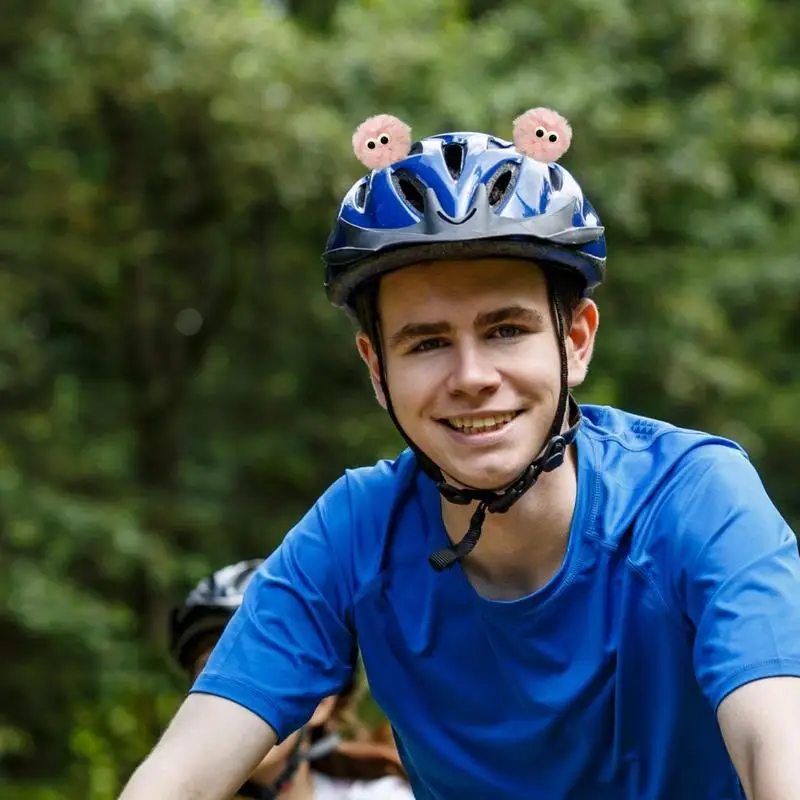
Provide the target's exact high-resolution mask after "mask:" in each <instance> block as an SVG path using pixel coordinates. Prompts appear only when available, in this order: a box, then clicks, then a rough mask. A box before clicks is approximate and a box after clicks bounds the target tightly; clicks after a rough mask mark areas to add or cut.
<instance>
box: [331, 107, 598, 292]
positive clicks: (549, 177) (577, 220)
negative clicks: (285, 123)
mask: <svg viewBox="0 0 800 800" xmlns="http://www.w3.org/2000/svg"><path fill="white" fill-rule="evenodd" d="M553 137H555V141H553V140H552V139H553ZM570 138H571V130H570V129H569V126H568V125H567V123H566V121H565V120H564V119H563V118H562V117H561V116H560V115H558V114H556V113H555V112H553V111H550V110H549V109H531V110H530V111H528V112H526V113H525V114H523V115H522V116H521V117H519V118H518V119H517V120H516V121H515V123H514V141H513V142H510V141H505V140H503V139H499V138H497V137H495V136H491V135H488V134H485V133H443V134H438V135H436V136H429V137H426V138H424V139H422V140H420V141H418V142H415V143H414V144H411V142H410V129H409V128H408V126H406V125H404V123H402V122H401V121H400V120H398V119H397V118H396V117H391V116H389V115H381V116H378V117H372V118H370V119H368V120H367V121H366V122H364V123H363V124H362V125H361V126H360V128H359V129H358V130H357V131H356V134H355V135H354V137H353V139H354V149H355V150H356V153H357V155H359V157H360V158H361V160H362V162H363V163H364V164H365V165H367V166H371V167H372V168H373V169H372V172H370V174H369V175H367V176H365V177H363V178H361V179H360V180H359V181H357V182H356V183H355V184H354V185H353V186H352V188H351V189H350V191H348V193H347V194H346V196H345V198H344V200H343V201H342V204H341V207H340V209H339V214H338V216H337V218H336V222H335V225H334V227H333V230H332V232H331V235H330V237H329V239H328V242H327V245H326V247H325V251H324V254H323V260H324V262H325V286H326V289H327V292H328V297H329V298H330V300H331V301H332V302H333V303H334V304H335V305H337V306H345V307H346V306H348V305H350V302H351V300H352V297H353V293H354V292H355V291H356V290H357V289H358V288H359V287H360V286H362V285H363V284H364V283H365V282H367V281H369V280H370V279H372V278H375V277H377V276H379V275H381V274H384V273H386V272H389V271H392V270H395V269H398V268H400V267H404V266H408V265H410V264H413V263H416V262H420V261H430V260H437V259H453V258H481V257H494V256H509V257H518V258H526V259H531V260H532V261H536V262H538V263H545V264H548V265H552V266H554V267H563V268H566V269H569V270H573V271H574V272H576V273H578V274H579V275H580V276H581V277H582V278H583V281H584V282H585V288H586V289H591V288H593V287H595V286H596V285H597V284H599V283H600V282H601V281H602V278H603V272H604V268H605V262H606V243H605V236H604V229H603V226H602V225H601V223H600V219H599V217H598V215H597V213H596V212H595V210H594V208H593V207H592V205H591V204H590V203H589V201H588V199H587V198H586V197H585V196H584V194H583V191H582V190H581V187H580V186H579V184H578V182H577V181H576V180H575V179H574V178H573V177H572V175H571V174H570V173H569V172H568V171H567V170H566V169H564V168H563V167H562V166H560V165H558V164H556V163H554V162H555V159H556V158H558V157H559V156H560V155H561V154H563V152H564V151H565V150H566V148H567V147H568V146H569V141H570ZM545 159H546V160H545Z"/></svg>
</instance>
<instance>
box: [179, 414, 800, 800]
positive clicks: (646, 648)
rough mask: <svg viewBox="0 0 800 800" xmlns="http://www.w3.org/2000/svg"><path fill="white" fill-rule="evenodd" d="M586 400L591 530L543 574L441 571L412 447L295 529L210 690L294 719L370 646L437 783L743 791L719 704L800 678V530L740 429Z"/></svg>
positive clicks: (236, 625) (434, 792)
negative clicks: (506, 584) (753, 685)
mask: <svg viewBox="0 0 800 800" xmlns="http://www.w3.org/2000/svg"><path fill="white" fill-rule="evenodd" d="M583 413H584V422H583V424H582V426H581V429H580V432H579V435H578V438H577V457H578V498H577V504H576V507H575V512H574V516H573V520H572V526H571V532H570V539H569V545H568V547H567V552H566V555H565V557H564V561H563V564H562V566H561V568H560V570H559V571H558V573H557V574H556V575H555V576H554V577H553V578H552V580H551V581H550V582H549V583H547V584H546V585H545V586H543V587H542V588H541V589H539V590H538V591H536V592H534V593H533V594H531V595H528V596H526V597H522V598H520V599H518V600H514V601H505V602H502V601H493V600H488V599H486V598H484V597H481V596H479V595H478V593H477V592H476V591H475V590H474V589H473V587H472V586H471V584H470V583H469V581H468V580H467V577H466V575H465V574H464V572H463V571H462V569H461V568H460V567H459V566H456V567H455V568H453V569H452V570H450V571H449V572H445V573H442V574H437V573H436V572H434V570H433V569H431V567H430V566H429V564H428V562H427V557H428V555H429V554H430V553H431V552H432V551H434V550H436V549H437V548H439V547H442V546H443V545H445V544H447V543H448V538H447V534H446V532H445V529H444V526H443V524H442V520H441V507H440V498H439V494H438V492H437V490H436V488H435V486H434V485H433V483H432V482H431V481H430V480H429V479H428V478H427V477H426V476H425V475H424V474H422V473H421V472H420V471H419V469H418V468H417V465H416V461H415V458H414V456H413V454H411V453H410V452H404V453H403V454H401V455H400V457H399V458H398V459H397V460H395V461H393V462H381V463H379V464H377V465H376V466H374V467H371V468H365V469H358V470H353V471H349V472H347V473H346V474H345V475H344V476H343V477H342V478H341V479H340V480H339V481H337V482H336V483H335V484H334V485H333V486H332V487H331V488H330V489H329V490H328V491H327V492H326V493H325V495H324V496H323V497H322V498H321V499H320V500H319V501H318V502H317V504H316V505H315V506H314V507H313V509H312V510H311V511H310V512H309V513H308V514H307V515H306V516H305V517H304V518H303V519H302V520H301V521H300V522H299V523H298V525H297V526H296V527H295V528H294V529H293V530H292V531H291V533H289V535H288V536H287V537H286V539H285V540H284V542H283V544H282V545H281V547H280V548H279V549H278V550H277V551H276V552H275V553H274V554H273V555H271V556H270V558H269V559H267V560H266V562H265V563H264V565H263V566H262V567H261V568H260V570H259V571H258V573H257V574H256V576H255V578H254V580H253V581H252V583H251V584H250V586H249V588H248V590H247V593H246V596H245V600H244V604H243V606H242V608H241V609H240V610H239V611H238V612H237V613H236V615H235V616H234V618H233V620H232V621H231V623H230V624H229V626H228V628H227V630H226V631H225V633H224V635H223V637H222V639H221V641H220V643H219V645H218V646H217V648H216V649H215V650H214V653H213V655H212V656H211V659H210V661H209V663H208V665H207V667H206V669H205V671H204V672H203V673H202V675H201V676H200V677H199V679H198V680H197V682H196V684H195V686H194V688H193V691H198V692H207V693H211V694H216V695H220V696H222V697H226V698H229V699H230V700H233V701H235V702H237V703H240V704H242V705H244V706H246V707H247V708H249V709H251V710H252V711H253V712H255V713H256V714H258V715H259V716H261V717H262V718H263V719H264V720H266V721H267V722H268V723H269V724H270V725H271V726H272V727H273V728H274V729H275V730H276V731H277V733H278V735H279V736H280V737H281V738H283V737H285V736H286V735H288V734H289V733H290V732H291V731H293V730H295V729H297V728H299V727H300V726H302V725H303V724H304V723H305V722H306V721H307V720H308V719H309V717H310V715H311V714H312V713H313V711H314V708H315V706H316V704H317V702H318V701H319V700H320V699H321V698H323V697H325V696H326V695H329V694H333V693H336V692H337V691H338V690H339V689H340V687H341V686H342V685H343V684H344V682H345V681H346V679H347V678H348V676H349V675H350V673H351V664H352V663H353V659H354V655H355V653H356V648H357V647H358V648H360V650H361V653H362V655H363V660H364V664H365V667H366V670H367V676H368V678H369V683H370V686H371V689H372V692H373V694H374V696H375V698H376V700H377V702H378V703H379V704H380V706H381V708H382V709H383V711H384V712H385V714H386V715H387V717H388V718H389V720H390V722H391V723H392V726H393V728H394V731H395V735H396V738H397V742H398V747H399V749H400V753H401V756H402V758H403V762H404V764H405V766H406V768H407V770H408V773H409V776H410V779H411V782H412V787H413V790H414V794H415V796H416V797H417V798H423V799H424V800H434V799H435V800H443V799H444V798H447V799H448V800H449V799H450V798H455V797H457V798H459V800H486V798H497V799H498V800H538V799H539V798H541V800H566V798H577V799H579V800H588V799H589V798H591V800H611V799H612V798H613V800H623V799H624V800H656V799H657V798H659V799H660V798H663V799H664V800H675V798H682V799H683V798H686V799H687V800H691V799H692V798H697V800H734V798H743V797H744V794H743V793H742V792H741V789H740V786H739V782H738V779H737V777H736V774H735V772H734V769H733V766H732V764H731V761H730V759H729V757H728V754H727V751H726V749H725V746H724V743H723V741H722V737H721V734H720V731H719V727H718V725H717V721H716V715H715V712H716V709H717V707H718V705H719V703H720V702H721V701H722V699H723V698H724V697H725V696H726V695H727V694H729V693H730V692H731V691H733V690H734V689H736V688H737V687H739V686H741V685H742V684H744V683H747V682H748V681H752V680H755V679H758V678H763V677H767V676H776V675H794V676H800V558H798V552H797V543H796V540H795V537H794V535H793V534H792V531H791V530H790V529H789V527H788V526H787V524H786V523H785V521H784V520H783V519H782V518H781V516H780V515H779V513H778V512H777V510H776V509H775V507H774V506H773V504H772V503H771V502H770V500H769V498H768V496H767V494H766V492H765V491H764V488H763V486H762V484H761V481H760V480H759V477H758V474H757V473H756V471H755V469H754V468H753V467H752V466H751V464H750V462H749V461H748V459H747V457H746V456H745V455H744V453H743V452H742V450H741V449H740V448H738V447H737V446H736V445H735V444H733V443H732V442H729V441H727V440H724V439H720V438H716V437H712V436H709V435H707V434H703V433H699V432H696V431H688V430H683V429H680V428H676V427H673V426H671V425H668V424H665V423H661V422H656V421H653V420H649V419H645V418H643V417H637V416H634V415H631V414H626V413H624V412H621V411H618V410H615V409H612V408H605V407H596V406H584V407H583ZM534 491H535V490H534ZM535 535H536V531H535V530H534V531H531V536H535Z"/></svg>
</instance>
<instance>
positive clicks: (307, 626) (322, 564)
mask: <svg viewBox="0 0 800 800" xmlns="http://www.w3.org/2000/svg"><path fill="white" fill-rule="evenodd" d="M350 521H351V514H350V504H349V496H348V491H347V479H346V477H345V478H342V479H341V480H340V481H338V482H337V483H336V484H334V485H333V486H332V487H331V489H329V490H328V492H326V494H325V495H323V497H322V498H320V500H319V501H318V502H317V503H316V505H315V506H314V507H313V508H312V509H311V511H309V512H308V514H306V516H305V517H304V518H303V519H302V520H301V521H300V522H299V523H298V524H297V525H296V526H295V528H293V529H292V530H291V531H290V532H289V534H288V535H287V536H286V538H285V539H284V540H283V542H282V544H281V545H280V547H279V548H278V549H277V550H276V551H275V552H274V553H273V554H272V555H271V556H270V557H269V558H268V559H267V560H266V561H265V562H264V563H263V564H262V565H261V567H260V568H259V569H258V570H257V572H256V573H255V574H254V576H253V578H252V580H251V582H250V584H249V586H248V587H247V590H246V592H245V596H244V601H243V603H242V606H241V608H239V609H238V611H237V612H236V613H235V614H234V615H233V618H232V619H231V621H230V622H229V623H228V625H227V627H226V628H225V631H224V633H223V635H222V637H221V638H220V640H219V642H218V643H217V646H216V647H215V648H214V651H213V653H212V654H211V657H210V658H209V660H208V663H207V664H206V667H205V669H204V670H203V672H202V673H201V674H200V675H199V676H198V678H197V680H196V681H195V684H194V686H193V687H192V690H191V691H192V692H203V693H206V694H214V695H218V696H220V697H224V698H226V699H229V700H232V701H234V702H236V703H238V704H240V705H242V706H244V707H245V708H247V709H249V710H250V711H252V712H254V713H255V714H258V716H260V717H261V718H262V719H263V720H265V721H266V722H267V723H268V724H269V725H270V726H271V727H272V728H273V730H274V731H275V732H276V733H277V734H278V738H279V740H282V739H284V738H285V737H286V736H288V735H289V734H290V733H292V732H293V731H295V730H297V729H299V728H301V727H302V726H303V725H304V724H305V723H306V722H307V721H308V720H309V719H310V717H311V715H312V714H313V713H314V710H315V709H316V706H317V704H318V703H319V702H320V700H322V699H323V698H325V697H327V696H329V695H331V694H336V693H338V692H339V691H340V690H341V689H342V687H343V685H344V684H345V683H346V682H347V681H348V679H349V678H350V677H351V675H352V669H353V663H354V659H355V647H356V646H355V637H354V635H353V632H352V625H351V597H352V585H351V582H350V580H349V576H348V575H347V574H346V571H345V570H344V568H343V564H346V563H351V562H350V559H348V558H347V557H346V554H344V553H343V552H342V549H346V548H347V547H348V546H351V543H352V539H353V537H352V535H350V534H351V532H350Z"/></svg>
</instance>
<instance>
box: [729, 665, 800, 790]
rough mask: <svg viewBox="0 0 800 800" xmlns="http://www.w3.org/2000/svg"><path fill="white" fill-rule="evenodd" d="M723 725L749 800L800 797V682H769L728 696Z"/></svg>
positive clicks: (749, 685) (738, 690) (732, 756)
mask: <svg viewBox="0 0 800 800" xmlns="http://www.w3.org/2000/svg"><path fill="white" fill-rule="evenodd" d="M718 717H719V724H720V727H721V729H722V735H723V737H724V739H725V744H726V745H727V747H728V751H729V752H730V754H731V758H732V760H733V764H734V766H735V767H736V771H737V773H738V774H739V778H740V780H741V781H742V785H743V786H744V790H745V793H746V794H747V797H748V798H749V800H795V798H800V781H798V779H797V754H798V753H800V722H798V721H799V720H800V678H793V677H785V678H764V679H763V680H759V681H753V682H752V683H748V684H747V685H745V686H742V687H740V688H739V689H736V690H735V691H734V692H732V693H731V694H729V695H728V696H727V697H726V698H725V699H724V700H723V701H722V703H720V706H719V713H718Z"/></svg>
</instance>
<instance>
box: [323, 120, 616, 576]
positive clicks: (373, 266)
mask: <svg viewBox="0 0 800 800" xmlns="http://www.w3.org/2000/svg"><path fill="white" fill-rule="evenodd" d="M512 138H513V141H506V140H504V139H499V138H497V137H496V136H492V135H490V134H485V133H443V134H438V135H435V136H428V137H426V138H424V139H421V140H419V141H417V142H414V143H413V144H412V142H411V129H410V128H409V127H408V125H406V124H405V123H404V122H402V121H401V120H399V119H397V117H393V116H391V115H387V114H383V115H379V116H375V117H370V118H369V119H367V120H366V121H365V122H364V123H362V124H361V125H360V126H359V128H358V129H357V130H356V132H355V134H354V135H353V149H354V151H355V153H356V155H357V156H358V158H359V159H360V160H361V162H362V163H363V164H364V165H365V166H366V167H368V168H369V169H370V170H371V172H370V173H369V174H368V175H366V176H365V177H363V178H361V179H360V180H359V181H357V182H356V183H355V184H354V185H353V186H352V187H351V189H350V190H349V191H348V193H347V194H346V196H345V198H344V200H343V201H342V204H341V206H340V208H339V213H338V216H337V218H336V222H335V224H334V227H333V230H332V231H331V234H330V236H329V237H328V241H327V244H326V246H325V250H324V253H323V261H324V264H325V288H326V291H327V294H328V298H329V299H330V300H331V302H332V303H333V304H334V305H337V306H340V307H343V308H345V309H348V310H349V311H350V312H351V313H355V312H356V299H357V298H358V297H359V294H360V292H359V290H361V289H363V288H366V287H368V286H369V287H372V288H373V289H374V287H376V285H377V284H376V279H378V278H379V277H380V276H381V275H384V274H386V273H388V272H391V271H393V270H396V269H400V268H402V267H406V266H410V265H412V264H416V263H420V262H425V261H436V260H441V259H473V258H488V257H498V256H503V257H509V258H523V259H529V260H530V261H532V262H535V263H537V264H538V265H540V266H542V267H543V268H544V269H545V273H546V275H547V276H548V290H549V294H550V306H551V314H552V317H553V322H554V329H555V332H556V336H557V338H558V345H559V351H560V357H561V391H560V396H559V401H558V407H557V411H556V414H555V417H554V419H553V423H552V425H551V427H550V431H549V433H548V436H547V438H546V440H545V442H544V445H543V447H542V448H541V450H540V451H539V454H538V455H537V456H536V458H535V459H533V461H532V462H531V463H530V464H529V465H528V467H527V468H526V469H525V470H523V472H522V473H520V475H518V476H517V478H516V479H515V480H513V481H512V482H511V483H510V484H508V485H507V486H503V487H498V488H497V489H495V490H481V489H475V488H471V487H466V488H462V487H455V486H453V485H452V484H449V483H448V482H447V481H446V480H445V478H444V475H443V473H442V471H441V470H440V469H439V467H438V466H437V465H436V464H435V463H434V462H433V461H432V460H431V459H430V458H429V457H428V456H427V455H426V454H425V453H423V452H422V451H421V450H420V449H419V448H418V447H417V446H416V445H415V444H414V442H413V441H411V439H410V438H409V437H408V435H407V434H406V433H405V431H404V430H403V428H402V427H401V425H400V423H399V422H398V420H397V416H396V414H395V412H394V409H393V407H392V402H391V394H390V393H389V387H388V382H387V380H386V369H385V365H384V363H383V355H382V352H381V346H380V329H379V325H378V324H377V312H376V308H373V313H372V314H371V317H372V320H371V322H370V330H367V331H365V332H366V333H367V334H368V335H369V336H370V339H371V340H372V342H373V344H374V346H375V350H376V354H377V357H378V362H379V367H380V378H381V383H382V388H383V393H384V396H385V397H386V402H387V410H388V412H389V416H390V418H391V419H392V422H393V423H394V425H395V427H396V428H397V429H398V431H399V432H400V434H401V435H402V436H403V438H404V439H405V441H406V443H407V444H408V445H409V447H410V448H411V449H412V450H413V451H414V453H415V454H416V456H417V460H418V463H419V465H420V467H421V468H422V469H423V470H424V471H425V473H426V474H427V475H428V476H429V477H430V478H431V479H432V480H433V481H434V482H435V483H436V486H437V488H438V489H439V491H440V493H441V494H442V496H443V497H444V498H445V499H446V500H448V501H450V502H453V503H458V504H463V505H466V504H468V503H472V502H476V501H477V503H478V506H477V509H476V511H475V512H474V514H473V516H472V519H471V522H470V526H469V530H468V531H467V533H466V535H465V536H464V538H463V539H462V540H461V541H460V542H458V543H457V544H454V545H451V546H449V547H446V548H442V549H441V550H439V551H437V552H436V553H433V554H432V555H431V556H430V559H429V561H430V563H431V565H432V566H433V567H434V569H436V570H438V571H441V570H444V569H448V568H449V567H451V566H453V564H455V563H456V562H458V561H459V560H461V559H462V558H464V557H465V556H466V555H468V554H469V553H470V552H471V551H472V549H473V548H474V547H475V545H476V544H477V542H478V539H479V538H480V535H481V530H482V526H483V521H484V519H485V515H486V512H487V511H488V512H490V513H504V512H505V511H507V510H508V509H509V508H510V507H511V506H512V505H513V504H514V503H515V502H516V501H517V500H518V499H519V498H520V497H521V496H522V495H523V494H524V493H525V492H526V491H528V490H529V489H530V488H531V487H532V486H534V485H535V483H536V481H537V480H538V478H539V476H540V475H541V473H542V472H548V471H550V470H553V469H555V468H557V467H558V466H559V465H560V464H562V463H563V461H564V456H565V453H566V449H567V447H568V445H569V444H571V443H572V442H573V441H574V440H575V437H576V435H577V431H578V426H579V425H580V419H581V416H580V410H579V408H578V406H577V403H575V401H574V400H573V398H572V396H571V394H570V392H569V386H568V381H567V356H566V344H565V338H566V326H565V321H564V315H563V311H562V309H561V308H560V303H559V299H558V294H557V292H556V290H555V288H554V281H553V280H552V278H551V275H552V273H553V271H554V270H559V271H565V272H566V273H567V274H571V275H572V276H574V277H575V279H576V283H578V284H579V286H580V290H581V291H582V292H584V293H585V292H587V291H589V290H591V289H593V288H594V287H595V286H597V285H598V284H599V283H600V282H601V281H602V279H603V276H604V270H605V264H606V242H605V233H604V228H603V226H602V224H601V222H600V218H599V217H598V215H597V213H596V212H595V210H594V208H593V207H592V205H591V203H590V202H589V200H588V199H587V198H586V197H585V195H584V194H583V190H582V189H581V187H580V185H579V184H578V182H577V181H576V180H575V178H573V177H572V175H571V174H570V173H569V172H568V171H567V170H566V169H564V168H563V167H562V166H560V165H559V164H556V163H555V162H556V161H557V160H558V158H560V157H561V156H562V155H563V154H564V153H565V152H566V150H567V149H568V148H569V145H570V142H571V139H572V129H571V128H570V126H569V124H568V123H567V121H566V120H565V119H564V118H563V117H562V116H561V115H560V114H558V113H557V112H555V111H552V110H550V109H546V108H532V109H529V110H528V111H526V112H525V113H524V114H522V115H521V116H520V117H518V118H517V119H516V120H515V121H514V126H513V137H512ZM376 297H377V295H376V293H374V292H373V293H372V295H371V300H370V302H371V303H372V304H373V305H374V304H375V303H376ZM567 414H568V421H569V426H568V429H567V430H566V431H563V424H564V419H565V417H566V416H567Z"/></svg>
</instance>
